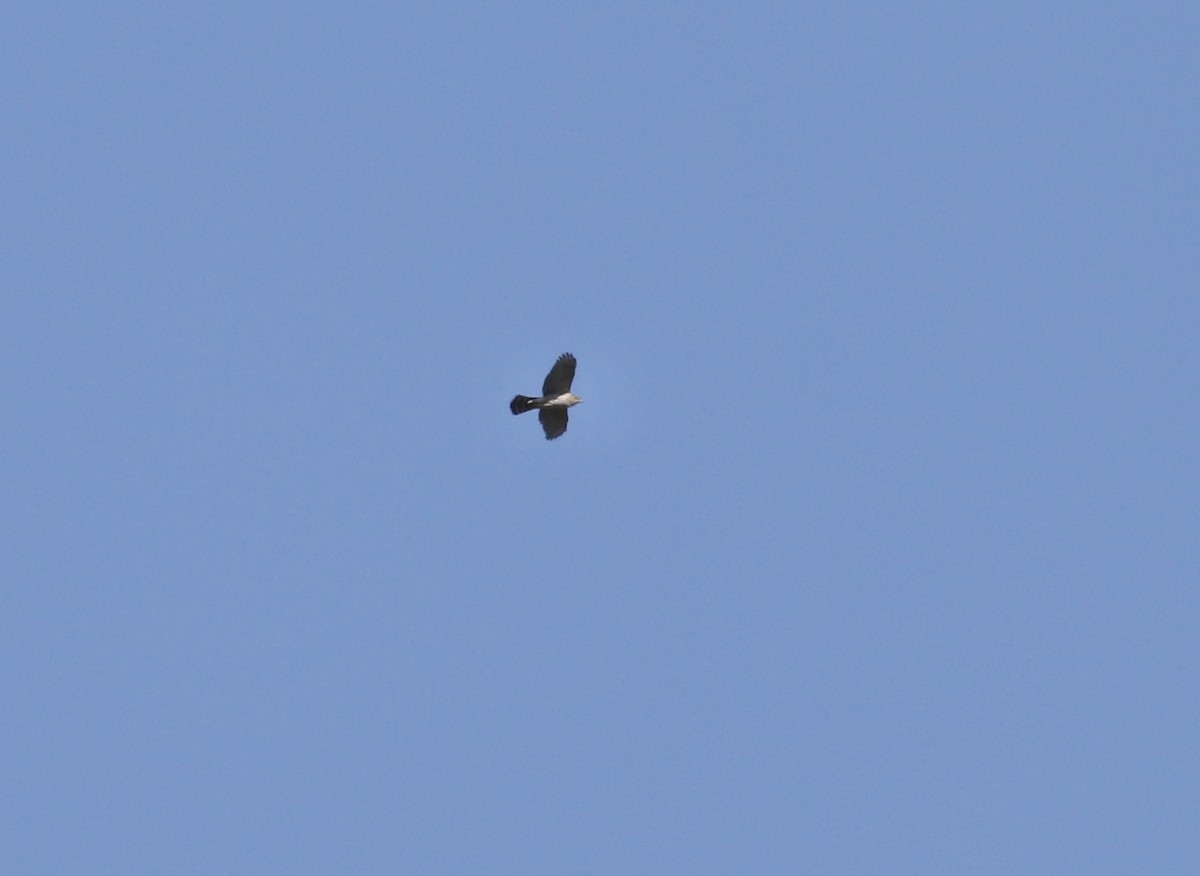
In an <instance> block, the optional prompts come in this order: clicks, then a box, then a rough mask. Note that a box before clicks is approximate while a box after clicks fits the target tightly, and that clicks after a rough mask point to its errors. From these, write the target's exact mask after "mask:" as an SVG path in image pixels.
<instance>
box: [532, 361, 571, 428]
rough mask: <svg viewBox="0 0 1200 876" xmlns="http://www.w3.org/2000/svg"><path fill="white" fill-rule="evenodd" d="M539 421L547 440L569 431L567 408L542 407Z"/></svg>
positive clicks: (539, 412)
mask: <svg viewBox="0 0 1200 876" xmlns="http://www.w3.org/2000/svg"><path fill="white" fill-rule="evenodd" d="M572 364H574V360H572ZM538 422H539V423H541V424H542V431H543V432H545V433H546V440H547V441H553V440H554V439H555V438H557V437H558V436H559V435H561V434H562V433H563V432H565V431H567V409H566V408H542V409H541V410H540V411H538Z"/></svg>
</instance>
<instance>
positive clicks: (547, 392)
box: [508, 353, 583, 441]
mask: <svg viewBox="0 0 1200 876" xmlns="http://www.w3.org/2000/svg"><path fill="white" fill-rule="evenodd" d="M574 379H575V357H574V356H572V355H571V354H570V353H563V354H562V355H561V356H559V357H558V359H557V360H556V361H555V363H554V367H553V368H551V369H550V373H549V374H547V375H546V380H545V381H544V382H543V383H542V394H541V395H540V396H539V397H538V398H530V397H529V396H527V395H518V396H516V397H514V398H513V400H512V403H511V404H510V405H509V406H508V407H509V410H511V411H512V412H513V413H514V414H523V413H525V412H526V411H532V410H534V409H535V408H536V409H537V412H538V422H539V423H541V424H542V431H543V432H545V433H546V440H547V441H553V440H554V439H555V438H557V437H558V436H559V435H561V434H562V433H563V432H565V431H567V408H569V407H571V405H577V404H579V403H580V402H581V401H583V399H581V398H580V397H579V396H577V395H574V394H573V393H572V392H571V381H572V380H574Z"/></svg>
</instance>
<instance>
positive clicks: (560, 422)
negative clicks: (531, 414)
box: [538, 408, 567, 441]
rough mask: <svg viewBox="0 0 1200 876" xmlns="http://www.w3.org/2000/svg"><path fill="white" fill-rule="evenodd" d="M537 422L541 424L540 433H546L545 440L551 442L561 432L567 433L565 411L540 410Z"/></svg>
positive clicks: (563, 409)
mask: <svg viewBox="0 0 1200 876" xmlns="http://www.w3.org/2000/svg"><path fill="white" fill-rule="evenodd" d="M538 422H539V423H541V424H542V431H543V432H545V433H546V440H547V441H553V440H554V439H555V438H557V437H558V436H559V435H561V434H562V433H563V432H565V431H567V409H566V408H542V409H541V410H539V411H538Z"/></svg>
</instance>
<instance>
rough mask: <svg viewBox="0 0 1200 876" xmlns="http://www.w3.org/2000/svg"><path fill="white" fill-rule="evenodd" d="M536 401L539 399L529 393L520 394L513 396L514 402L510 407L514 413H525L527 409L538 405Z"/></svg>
mask: <svg viewBox="0 0 1200 876" xmlns="http://www.w3.org/2000/svg"><path fill="white" fill-rule="evenodd" d="M536 401H537V399H535V398H530V397H529V396H527V395H518V396H515V397H514V398H513V400H512V404H510V405H509V406H508V409H509V410H510V411H512V412H513V413H514V414H523V413H525V412H526V411H532V410H533V409H534V408H536V407H537V405H535V404H534V402H536Z"/></svg>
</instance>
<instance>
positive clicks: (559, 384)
mask: <svg viewBox="0 0 1200 876" xmlns="http://www.w3.org/2000/svg"><path fill="white" fill-rule="evenodd" d="M574 379H575V357H574V356H572V355H571V354H570V353H563V354H562V355H561V356H559V357H558V361H557V362H555V363H554V367H553V368H551V369H550V373H549V374H547V375H546V381H545V382H544V383H543V384H542V395H545V396H551V397H553V396H556V395H562V394H563V393H564V392H570V391H571V381H572V380H574ZM563 428H564V429H565V428H566V426H564V427H563ZM558 434H559V435H561V434H562V433H561V432H559V433H558ZM555 437H558V436H555Z"/></svg>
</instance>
